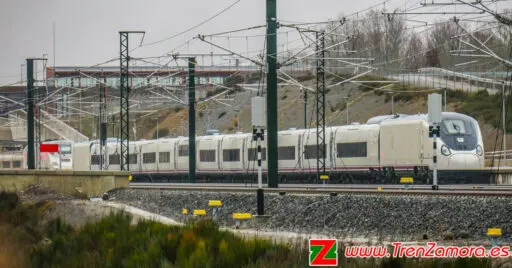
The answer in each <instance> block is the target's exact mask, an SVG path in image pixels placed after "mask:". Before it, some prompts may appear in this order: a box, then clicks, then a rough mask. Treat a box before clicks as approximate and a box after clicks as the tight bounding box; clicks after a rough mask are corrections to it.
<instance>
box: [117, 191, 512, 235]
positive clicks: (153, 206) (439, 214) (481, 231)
mask: <svg viewBox="0 0 512 268" xmlns="http://www.w3.org/2000/svg"><path fill="white" fill-rule="evenodd" d="M111 197H113V198H115V201H116V202H120V203H125V204H129V205H132V206H134V207H138V208H140V209H144V210H147V211H149V212H153V213H157V214H160V215H163V216H166V217H170V218H172V219H176V220H183V219H184V218H183V215H182V214H181V211H182V209H183V208H187V209H188V210H189V211H190V212H192V210H194V209H206V210H207V212H208V214H209V215H211V209H210V208H209V207H208V200H222V202H223V206H222V209H221V211H220V213H219V221H220V224H221V225H232V224H233V221H232V219H231V215H232V213H238V212H241V213H243V212H250V213H253V215H255V214H256V195H255V194H246V193H219V192H182V191H158V190H140V189H137V190H134V189H121V190H116V191H115V192H113V193H112V194H111ZM265 213H266V214H268V215H270V217H269V218H268V219H265V220H261V221H260V220H258V221H252V223H251V227H252V228H257V229H261V230H268V231H282V232H284V231H286V232H296V233H312V234H321V235H329V236H336V237H338V238H342V239H343V238H361V237H367V238H374V239H383V240H388V241H397V240H401V241H414V240H419V239H421V238H422V236H423V234H427V235H428V239H429V240H432V239H436V240H439V239H443V238H444V237H446V233H447V232H450V233H452V234H453V235H454V237H455V238H457V237H463V236H464V235H465V234H468V235H469V237H468V238H469V239H471V240H479V239H486V232H487V228H493V227H500V228H502V230H503V237H502V241H512V198H497V197H492V198H491V197H489V198H483V197H430V196H429V197H427V196H424V197H422V196H383V195H382V196H381V195H375V196H368V195H338V196H334V197H330V196H325V195H322V196H306V195H286V196H280V195H277V194H266V195H265Z"/></svg>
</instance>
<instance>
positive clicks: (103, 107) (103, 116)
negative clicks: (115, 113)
mask: <svg viewBox="0 0 512 268" xmlns="http://www.w3.org/2000/svg"><path fill="white" fill-rule="evenodd" d="M99 89H100V155H101V157H100V170H102V169H104V168H106V163H107V156H108V153H107V148H106V145H107V103H106V100H105V95H106V94H105V93H106V92H105V90H106V89H105V84H100V86H99Z"/></svg>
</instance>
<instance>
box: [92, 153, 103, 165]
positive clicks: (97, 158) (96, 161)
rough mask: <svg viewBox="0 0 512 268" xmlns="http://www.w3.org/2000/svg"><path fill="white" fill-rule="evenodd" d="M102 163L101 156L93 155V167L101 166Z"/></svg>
mask: <svg viewBox="0 0 512 268" xmlns="http://www.w3.org/2000/svg"><path fill="white" fill-rule="evenodd" d="M100 163H101V155H97V154H94V155H91V165H99V164H100Z"/></svg>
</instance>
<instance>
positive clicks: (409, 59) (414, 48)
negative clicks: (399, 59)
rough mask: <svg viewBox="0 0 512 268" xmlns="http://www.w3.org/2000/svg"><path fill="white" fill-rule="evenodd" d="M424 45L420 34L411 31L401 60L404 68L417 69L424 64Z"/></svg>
mask: <svg viewBox="0 0 512 268" xmlns="http://www.w3.org/2000/svg"><path fill="white" fill-rule="evenodd" d="M424 49H425V45H424V44H423V41H422V39H421V36H420V35H419V34H418V33H416V32H414V31H411V33H410V35H409V39H408V40H407V45H406V48H405V50H404V53H403V58H404V60H403V62H404V67H405V68H406V69H418V68H421V67H423V66H425V63H426V62H425V51H424Z"/></svg>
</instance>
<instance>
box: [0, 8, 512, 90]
mask: <svg viewBox="0 0 512 268" xmlns="http://www.w3.org/2000/svg"><path fill="white" fill-rule="evenodd" d="M277 1H278V19H279V20H282V21H298V22H315V21H323V20H327V19H332V18H336V17H337V16H339V15H340V14H351V13H354V12H357V11H360V10H363V9H365V8H367V7H369V6H373V5H376V4H378V3H381V2H383V0H359V1H357V0H355V1H354V0H277ZM429 1H430V0H429ZM234 2H236V1H235V0H213V1H206V0H186V1H182V0H181V1H177V0H144V1H143V0H138V1H137V0H88V1H84V0H82V1H80V0H45V1H41V0H1V1H0V29H1V31H2V34H1V38H0V85H4V84H6V83H10V82H17V81H19V79H20V68H21V67H20V64H23V63H25V59H26V58H28V57H41V56H42V55H43V53H47V54H48V58H49V62H48V64H50V65H53V64H54V62H53V56H54V55H53V26H52V25H53V23H54V22H55V25H56V27H55V28H56V31H55V33H56V42H55V48H56V53H55V58H56V65H57V66H63V65H64V66H69V65H72V66H89V65H93V64H97V63H100V62H104V61H106V60H109V59H112V58H114V57H118V56H119V34H118V31H119V30H145V31H146V36H145V39H144V43H145V44H147V43H151V42H154V41H157V40H161V39H164V38H166V37H169V36H172V35H173V34H176V33H179V32H181V31H183V30H186V29H188V28H190V27H192V26H194V25H197V24H198V23H200V22H202V21H204V20H205V19H207V18H209V17H211V16H213V15H214V14H216V13H218V12H220V11H221V10H223V9H224V8H226V7H228V6H229V5H231V4H232V3H234ZM419 2H420V1H419V0H414V1H412V0H410V1H405V0H390V1H388V2H387V3H386V8H388V9H393V8H396V7H400V8H403V7H404V6H406V5H409V6H412V5H416V6H417V5H418V3H419ZM501 5H502V6H505V5H508V6H510V4H508V3H504V4H501ZM382 7H383V5H381V8H382ZM493 7H494V5H493ZM500 8H501V6H500ZM264 23H265V0H240V2H239V3H237V4H236V5H235V6H233V7H232V8H231V9H229V10H228V11H226V12H225V13H223V14H222V15H220V16H218V17H216V18H214V19H213V20H211V21H209V22H208V23H206V24H204V25H203V26H201V27H198V28H197V29H194V30H192V31H190V32H188V33H186V34H183V35H182V36H179V37H177V38H174V39H171V40H168V41H165V42H161V43H158V44H156V45H151V46H146V47H143V48H140V49H138V50H137V51H135V52H134V53H135V56H141V57H142V56H160V55H163V54H164V53H166V52H168V51H171V50H173V49H174V48H176V47H178V46H180V45H181V44H183V43H184V42H186V41H187V40H189V39H190V38H192V37H194V36H196V35H197V34H209V33H216V32H223V31H228V30H234V29H241V28H246V27H250V26H255V25H261V24H264ZM260 33H261V32H260ZM244 34H246V35H247V34H249V35H250V34H254V32H248V33H237V34H234V35H244ZM131 38H132V39H133V40H134V41H133V42H130V45H131V46H132V47H135V46H137V45H138V44H139V43H138V42H139V41H140V39H139V38H138V37H136V36H133V37H131ZM280 39H281V41H282V40H283V39H285V35H281V36H280ZM217 41H218V42H220V43H222V44H224V45H226V46H227V45H229V46H233V47H231V48H233V49H238V50H242V51H241V52H244V50H252V49H261V48H262V45H263V44H262V42H261V40H258V39H256V38H252V39H251V38H248V39H247V38H239V39H238V41H236V40H230V41H227V40H226V39H224V40H217ZM280 43H282V42H280ZM209 48H210V46H207V45H205V44H204V43H202V42H200V41H198V40H196V41H194V42H193V44H192V45H190V44H189V45H188V46H187V45H186V46H183V47H181V51H182V52H188V51H190V52H191V53H195V52H203V53H204V52H209V51H208V49H209ZM24 73H25V70H23V75H24Z"/></svg>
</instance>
